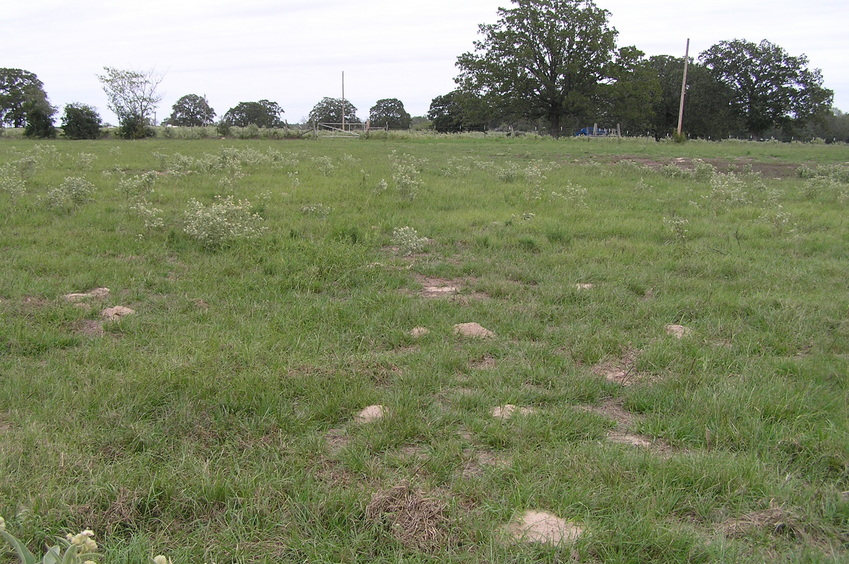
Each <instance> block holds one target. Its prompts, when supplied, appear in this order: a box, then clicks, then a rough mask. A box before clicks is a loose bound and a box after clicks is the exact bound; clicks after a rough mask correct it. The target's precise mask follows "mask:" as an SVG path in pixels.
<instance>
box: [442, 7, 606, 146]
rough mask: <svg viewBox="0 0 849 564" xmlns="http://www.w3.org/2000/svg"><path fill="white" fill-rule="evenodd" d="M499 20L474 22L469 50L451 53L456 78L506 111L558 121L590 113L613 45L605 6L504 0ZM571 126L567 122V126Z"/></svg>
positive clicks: (555, 128) (556, 124) (556, 128)
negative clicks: (508, 4) (507, 4)
mask: <svg viewBox="0 0 849 564" xmlns="http://www.w3.org/2000/svg"><path fill="white" fill-rule="evenodd" d="M512 2H513V4H514V7H513V8H511V9H505V8H499V9H498V15H499V16H500V19H499V20H498V22H497V23H495V24H491V25H485V24H484V25H481V26H480V33H481V34H482V35H483V36H484V38H483V40H481V41H476V42H475V51H476V53H464V54H463V55H460V57H459V58H458V59H457V66H458V67H459V68H460V71H461V72H460V75H459V77H458V78H457V81H458V83H459V84H460V85H461V86H462V87H463V89H464V90H469V91H472V92H476V93H478V94H480V95H482V96H484V97H487V98H490V99H491V103H492V104H494V105H496V107H501V108H503V109H509V111H510V112H511V113H513V114H517V115H520V116H522V117H526V118H530V119H536V118H539V117H544V118H546V119H547V120H548V123H549V127H550V131H551V133H552V134H553V135H555V136H558V135H560V132H561V126H562V125H564V121H565V120H567V119H570V118H571V119H572V120H573V121H577V120H579V119H582V118H584V117H586V116H590V115H591V114H592V113H593V112H594V111H595V102H596V97H597V94H598V90H599V83H600V82H602V81H603V80H606V79H607V78H609V72H610V64H611V61H612V60H613V57H614V54H615V48H616V35H617V32H616V30H615V29H613V28H612V27H610V26H609V25H608V22H607V20H608V17H609V15H610V12H608V11H607V10H603V9H600V8H598V7H596V5H595V4H594V3H593V2H592V1H591V0H512ZM572 125H574V123H573V124H572Z"/></svg>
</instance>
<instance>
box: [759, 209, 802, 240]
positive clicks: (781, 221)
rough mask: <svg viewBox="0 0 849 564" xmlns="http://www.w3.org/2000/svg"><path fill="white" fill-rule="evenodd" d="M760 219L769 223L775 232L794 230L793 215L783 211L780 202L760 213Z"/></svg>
mask: <svg viewBox="0 0 849 564" xmlns="http://www.w3.org/2000/svg"><path fill="white" fill-rule="evenodd" d="M760 221H762V222H764V223H766V224H767V225H770V226H771V227H772V229H773V231H775V233H776V234H781V233H784V232H793V231H795V230H796V223H795V222H794V221H793V215H792V214H790V212H787V211H784V208H783V207H782V206H781V205H780V204H779V205H778V206H777V207H776V208H775V209H773V210H770V211H768V212H766V213H764V214H763V215H761V217H760Z"/></svg>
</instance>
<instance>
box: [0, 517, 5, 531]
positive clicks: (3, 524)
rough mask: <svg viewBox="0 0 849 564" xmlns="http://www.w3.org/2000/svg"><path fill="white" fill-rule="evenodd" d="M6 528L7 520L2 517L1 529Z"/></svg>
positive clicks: (0, 518)
mask: <svg viewBox="0 0 849 564" xmlns="http://www.w3.org/2000/svg"><path fill="white" fill-rule="evenodd" d="M5 530H6V520H5V519H3V518H2V517H0V531H5Z"/></svg>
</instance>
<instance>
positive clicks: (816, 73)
mask: <svg viewBox="0 0 849 564" xmlns="http://www.w3.org/2000/svg"><path fill="white" fill-rule="evenodd" d="M511 1H512V7H510V8H499V9H498V12H497V13H498V17H499V19H498V20H497V22H496V23H494V24H481V25H480V26H479V34H480V35H481V36H482V38H481V39H480V40H478V41H475V42H474V50H473V51H470V52H467V53H463V54H462V55H460V56H459V57H458V58H457V62H456V66H457V68H458V69H459V74H458V76H457V77H456V78H455V82H456V84H457V87H456V88H455V89H454V90H452V91H451V92H448V93H446V94H442V95H439V96H437V97H435V98H434V99H433V100H432V102H431V105H430V108H429V111H428V113H427V116H426V118H427V120H429V126H430V127H432V128H433V129H434V130H436V131H438V132H445V133H452V132H462V131H487V130H490V129H498V128H505V129H510V130H533V131H539V132H542V133H546V134H549V135H552V136H555V137H558V136H561V135H572V134H574V133H575V132H576V131H578V130H580V129H581V128H582V127H584V126H586V125H591V124H600V125H602V127H605V128H615V129H618V130H619V131H622V132H623V133H625V134H630V135H652V136H654V137H655V138H658V139H659V138H661V137H667V136H670V135H672V134H674V133H675V131H676V127H677V121H678V109H679V104H680V99H681V84H682V81H683V75H684V68H685V61H684V58H683V57H672V56H669V55H658V56H652V57H648V58H647V57H645V54H644V53H643V52H642V51H640V50H639V49H638V48H636V47H635V46H624V47H618V46H617V44H616V39H617V36H618V32H617V31H616V30H615V29H614V28H613V27H611V26H610V24H609V18H610V15H611V13H610V12H609V11H607V10H605V9H602V8H599V7H598V6H596V4H595V3H594V2H593V1H592V0H511ZM687 63H688V65H687V66H688V69H687V89H686V94H685V110H684V121H683V123H684V131H685V132H686V134H687V135H688V136H690V137H697V138H704V139H723V138H728V137H743V138H752V139H761V138H765V137H774V138H780V139H792V138H813V137H821V138H825V139H826V140H828V141H832V140H837V141H846V142H849V115H847V114H844V113H842V112H841V111H840V110H838V109H836V108H833V107H832V102H833V98H834V94H833V92H832V91H831V90H829V89H827V88H825V87H824V86H823V77H822V73H821V71H820V70H819V69H811V68H809V67H808V59H807V57H806V56H805V55H800V56H791V55H790V54H788V53H787V52H786V51H785V50H784V49H783V48H782V47H780V46H778V45H776V44H774V43H771V42H769V41H767V40H762V41H760V42H759V43H754V42H751V41H747V40H745V39H734V40H729V41H720V42H718V43H716V44H715V45H713V46H711V47H710V48H709V49H707V50H705V51H704V52H702V53H701V54H699V56H698V59H690V60H688V61H687ZM98 80H99V81H100V82H101V85H102V87H103V90H104V92H105V93H106V96H107V107H108V108H109V109H110V110H111V111H113V112H114V113H115V115H116V116H118V120H119V126H118V130H117V134H118V135H119V136H120V137H124V138H142V137H147V136H150V135H153V130H152V128H151V126H152V125H154V123H153V116H154V112H155V110H156V106H157V104H158V103H159V102H161V100H162V95H161V94H159V93H158V92H157V87H158V85H159V84H160V82H161V81H162V77H161V76H158V75H156V74H155V73H153V72H152V71H150V72H139V71H132V70H123V69H117V68H113V67H104V74H102V75H98ZM57 111H58V110H57V108H55V107H53V106H51V105H50V103H49V101H48V98H47V94H46V92H45V91H44V85H43V84H42V83H41V81H40V80H39V79H38V77H37V76H36V75H35V74H33V73H31V72H29V71H25V70H22V69H0V126H2V125H4V124H6V125H10V126H12V127H24V128H25V134H26V135H28V136H33V137H52V136H55V135H56V128H55V124H54V116H55V114H56V113H57ZM283 113H284V110H283V108H282V107H281V106H280V105H279V104H278V103H277V102H274V101H270V100H267V99H263V100H259V101H254V102H240V103H239V104H237V105H236V106H234V107H233V108H230V109H229V110H227V112H225V113H224V114H223V115H222V116H221V117H220V119H219V120H218V121H217V122H216V120H215V119H216V117H217V114H216V112H215V111H214V110H213V109H212V108H211V107H210V105H209V103H208V100H207V99H206V97H205V96H200V95H197V94H187V95H185V96H183V97H181V98H180V99H179V100H177V102H176V103H175V104H174V105H173V106H172V112H171V114H170V115H169V117H168V118H166V119H165V120H163V122H162V124H163V125H173V126H184V127H200V126H209V125H218V128H219V132H221V133H222V134H226V133H227V131H228V129H229V127H234V126H235V127H247V126H250V125H253V126H255V127H260V128H280V127H286V122H285V121H284V120H283V118H282V115H283ZM343 117H344V121H346V122H348V123H361V122H360V119H359V118H358V117H357V109H356V108H355V107H354V106H353V105H352V104H351V103H350V102H349V101H347V100H341V99H338V98H323V99H322V100H321V101H320V102H318V103H317V104H316V105H315V107H314V108H313V110H312V111H311V112H310V114H309V123H312V124H315V123H325V122H330V123H340V122H342V121H343ZM368 119H369V122H370V123H371V124H372V125H373V126H375V127H385V128H388V129H408V128H410V126H411V124H412V123H413V118H412V117H411V116H410V114H409V113H408V112H407V111H406V110H405V108H404V104H403V102H401V101H400V100H398V99H397V98H385V99H382V100H378V101H377V102H376V103H375V105H374V106H373V107H372V108H371V109H370V111H369V118H368ZM423 119H424V116H422V117H420V118H416V121H417V122H420V121H422V120H423ZM102 126H103V122H102V120H101V118H100V116H99V114H98V113H97V111H96V109H95V108H94V107H93V106H90V105H87V104H82V103H73V104H68V105H66V106H65V111H64V113H63V115H62V117H61V128H62V129H63V132H64V134H65V136H66V137H69V138H74V139H76V138H96V137H98V136H99V135H100V131H101V127H102Z"/></svg>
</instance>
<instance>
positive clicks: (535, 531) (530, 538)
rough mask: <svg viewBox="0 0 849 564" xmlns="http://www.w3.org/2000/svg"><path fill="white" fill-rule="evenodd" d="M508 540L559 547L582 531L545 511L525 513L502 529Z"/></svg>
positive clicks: (580, 528) (572, 539)
mask: <svg viewBox="0 0 849 564" xmlns="http://www.w3.org/2000/svg"><path fill="white" fill-rule="evenodd" d="M503 530H504V532H505V533H506V534H507V535H508V536H509V538H510V539H512V540H513V541H516V542H538V543H544V544H553V545H559V544H561V543H564V542H573V541H575V540H577V538H578V537H580V536H581V534H583V532H584V529H583V527H580V526H578V525H576V524H575V523H572V522H570V521H566V520H565V519H561V518H560V517H558V516H556V515H553V514H551V513H547V512H545V511H525V513H524V514H523V515H522V516H521V517H520V518H518V519H516V520H514V521H513V522H511V523H509V524H507V525H505V526H504V528H503Z"/></svg>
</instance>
